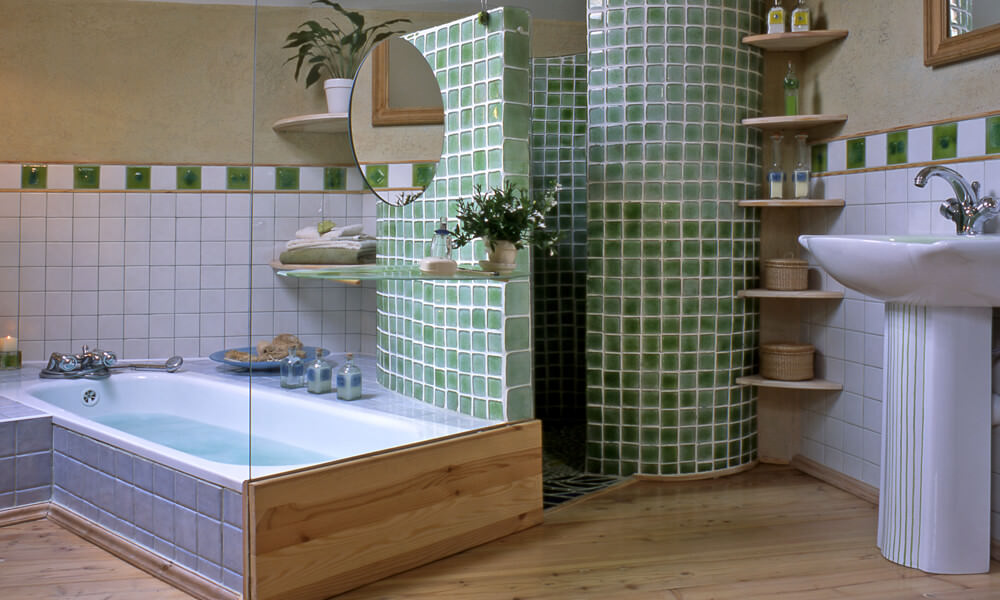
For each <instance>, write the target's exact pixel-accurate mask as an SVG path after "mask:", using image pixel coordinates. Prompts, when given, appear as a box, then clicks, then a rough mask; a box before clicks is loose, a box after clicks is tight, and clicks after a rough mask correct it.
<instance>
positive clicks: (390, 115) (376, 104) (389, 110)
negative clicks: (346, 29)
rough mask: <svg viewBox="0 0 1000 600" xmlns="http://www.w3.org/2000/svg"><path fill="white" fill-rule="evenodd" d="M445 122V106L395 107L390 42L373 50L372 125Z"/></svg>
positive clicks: (441, 123) (440, 123)
mask: <svg viewBox="0 0 1000 600" xmlns="http://www.w3.org/2000/svg"><path fill="white" fill-rule="evenodd" d="M443 124H444V109H443V108H440V107H427V108H394V107H392V106H391V105H390V104H389V44H386V43H382V44H379V45H378V46H376V47H375V49H374V50H372V126H373V127H385V126H391V125H443Z"/></svg>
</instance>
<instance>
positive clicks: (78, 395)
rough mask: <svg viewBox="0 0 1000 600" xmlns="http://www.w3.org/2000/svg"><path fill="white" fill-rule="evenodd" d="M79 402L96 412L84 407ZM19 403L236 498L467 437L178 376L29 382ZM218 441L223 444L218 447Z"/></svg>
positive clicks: (335, 403)
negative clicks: (310, 473)
mask: <svg viewBox="0 0 1000 600" xmlns="http://www.w3.org/2000/svg"><path fill="white" fill-rule="evenodd" d="M88 392H89V393H88ZM85 394H86V395H87V396H92V395H94V396H96V399H97V402H96V403H95V404H92V405H86V404H85V402H84V396H85ZM16 399H17V400H18V401H20V402H23V403H25V404H29V405H31V406H34V407H35V408H38V409H40V410H44V411H46V412H48V413H50V414H52V415H53V418H54V422H55V423H56V424H57V425H61V426H63V427H66V428H68V429H72V430H74V431H77V432H79V433H82V434H84V435H88V436H90V437H93V438H95V439H98V440H100V441H103V442H105V443H108V444H111V445H113V446H117V447H119V448H122V449H124V450H127V451H129V452H133V453H135V454H139V455H142V456H145V457H147V458H149V459H150V460H153V461H156V462H159V463H161V464H164V465H167V466H169V467H173V468H175V469H178V470H181V471H184V472H187V473H190V474H191V475H194V476H196V477H200V478H202V479H205V480H207V481H211V482H213V483H216V484H218V485H222V486H224V487H227V488H230V489H234V490H237V491H238V490H240V489H241V485H242V482H243V481H244V480H246V479H249V478H251V477H260V476H263V475H269V474H272V473H279V472H284V471H289V470H293V469H297V468H300V467H304V466H307V465H313V464H317V463H322V462H327V461H332V460H337V459H341V458H347V457H351V456H357V455H360V454H366V453H369V452H375V451H378V450H384V449H387V448H394V447H397V446H401V445H405V444H410V443H414V442H419V441H423V440H428V439H433V438H436V437H441V436H445V435H449V434H452V433H457V432H459V431H464V430H466V429H467V428H466V427H460V426H457V425H454V424H446V423H440V422H431V421H426V420H422V419H416V418H409V417H407V416H403V415H394V414H388V413H385V412H380V411H377V410H371V409H367V408H364V407H362V406H359V405H357V404H351V403H347V402H343V401H339V400H337V399H336V397H335V395H324V396H312V395H309V394H305V393H304V390H295V391H286V390H281V389H280V388H274V386H273V385H271V386H267V385H258V384H257V383H256V382H255V383H254V384H253V385H251V380H250V379H247V378H244V379H238V378H237V379H235V380H234V381H225V380H219V379H218V378H214V377H211V376H206V375H204V374H200V373H194V372H183V371H182V372H179V373H118V374H115V375H114V376H112V377H111V378H109V379H104V380H36V382H34V383H27V382H26V383H24V384H22V385H21V386H20V391H19V393H18V394H17V397H16ZM251 431H252V433H253V436H252V438H251V436H250V435H249V433H250V432H251ZM219 439H227V440H228V443H226V444H225V445H223V446H220V445H219V444H218V443H217V442H218V441H219ZM248 456H250V457H252V461H248V460H247V457H248ZM249 462H253V464H252V465H251V464H248V463H249Z"/></svg>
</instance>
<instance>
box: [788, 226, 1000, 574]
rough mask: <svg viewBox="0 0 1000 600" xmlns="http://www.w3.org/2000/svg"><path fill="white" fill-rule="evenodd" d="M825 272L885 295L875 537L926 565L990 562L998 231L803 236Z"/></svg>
mask: <svg viewBox="0 0 1000 600" xmlns="http://www.w3.org/2000/svg"><path fill="white" fill-rule="evenodd" d="M799 242H800V243H801V244H802V245H803V246H804V247H805V248H807V249H808V250H809V251H810V252H811V253H812V255H813V256H814V257H815V258H816V261H817V262H818V263H819V264H820V266H822V267H823V268H824V269H825V270H826V272H827V273H829V274H830V275H831V276H832V277H833V278H834V279H836V280H837V281H839V282H841V283H842V284H844V285H845V286H847V287H850V288H853V289H855V290H858V291H859V292H862V293H864V294H866V295H869V296H872V297H874V298H878V299H881V300H884V301H885V302H886V311H885V312H886V319H885V343H884V347H883V357H884V361H883V371H882V372H883V380H882V392H883V395H882V468H881V485H880V488H879V520H878V546H879V548H880V549H881V551H882V554H883V556H885V557H886V558H888V559H889V560H891V561H893V562H896V563H899V564H901V565H905V566H908V567H914V568H917V569H920V570H922V571H927V572H929V573H984V572H987V571H989V563H990V429H991V422H992V420H991V403H990V380H991V377H990V337H991V325H992V310H991V308H990V307H992V306H994V305H1000V260H998V259H1000V235H979V236H957V235H956V236H871V235H803V236H800V237H799Z"/></svg>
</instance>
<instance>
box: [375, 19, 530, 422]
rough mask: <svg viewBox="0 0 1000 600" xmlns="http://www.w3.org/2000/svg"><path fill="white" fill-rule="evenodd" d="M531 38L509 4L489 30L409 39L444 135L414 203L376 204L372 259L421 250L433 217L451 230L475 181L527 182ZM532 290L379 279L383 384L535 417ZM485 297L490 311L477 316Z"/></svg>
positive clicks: (439, 400)
mask: <svg viewBox="0 0 1000 600" xmlns="http://www.w3.org/2000/svg"><path fill="white" fill-rule="evenodd" d="M529 36H530V17H529V15H528V13H527V11H525V10H523V9H511V8H502V9H495V10H492V11H490V19H489V22H488V24H487V25H485V26H484V25H482V24H480V23H479V22H478V20H477V18H476V17H475V16H474V15H473V16H470V17H467V18H465V19H461V20H459V21H456V22H453V23H448V24H445V25H442V26H439V27H433V28H430V29H426V30H422V31H419V32H416V33H413V34H410V35H409V36H407V37H408V39H410V40H411V41H412V42H413V44H414V46H416V47H417V49H418V50H420V51H421V52H422V53H423V54H424V56H425V57H427V61H428V63H429V64H430V65H431V66H432V68H433V69H434V72H435V75H436V76H437V78H438V83H439V84H440V85H441V89H442V97H443V99H444V108H445V141H444V148H443V155H442V158H441V160H440V161H439V162H438V164H437V166H436V171H435V175H434V178H433V181H431V183H430V185H429V187H428V188H427V190H426V191H425V193H424V194H423V195H422V196H421V197H420V198H419V199H417V200H416V201H415V202H413V203H412V204H409V205H407V206H404V207H400V208H392V207H388V206H385V205H379V207H378V211H377V217H378V232H377V237H378V244H379V247H378V256H379V259H378V260H379V261H380V262H383V263H389V264H392V263H396V262H405V263H412V261H414V260H416V259H419V258H423V257H424V256H426V255H427V252H428V250H429V247H430V239H431V234H432V233H433V230H434V229H435V227H436V225H437V222H439V221H440V220H445V221H447V222H448V223H449V225H450V226H452V227H454V225H455V213H456V201H457V200H458V199H459V198H462V197H468V196H469V195H471V194H472V191H473V186H474V185H475V184H477V183H479V184H482V185H484V186H491V185H500V184H502V182H503V181H504V180H509V181H512V182H514V183H516V184H518V185H520V186H527V185H528V183H529V182H528V134H529V126H530V125H529V123H528V119H529V117H530V111H529V108H528V102H529V100H530V99H529V97H528V88H529V77H528V73H529V66H530V65H529V62H528V61H529V58H528V56H529V52H528V48H529V41H530V38H529ZM411 175H412V172H411ZM454 255H455V257H456V258H457V259H458V260H459V262H460V263H465V264H475V261H477V260H479V259H483V258H485V252H484V251H483V249H482V245H481V244H480V243H479V242H475V243H473V244H470V245H468V246H466V247H464V248H461V249H459V250H457V251H456V252H455V254H454ZM522 255H523V256H522V257H521V260H522V261H527V260H528V257H527V253H526V252H523V253H522ZM530 296H531V289H530V286H529V284H528V282H527V281H518V282H510V283H502V282H489V283H482V284H477V283H438V282H380V283H379V285H378V300H377V302H378V339H377V344H378V347H379V363H378V369H379V370H378V378H379V382H380V383H381V384H382V385H383V386H385V387H387V388H389V389H393V390H395V391H397V392H399V393H402V394H404V395H407V396H410V397H414V398H418V399H420V400H422V401H424V402H429V403H432V404H435V405H437V406H443V407H446V408H450V409H452V410H457V411H460V412H463V413H466V414H472V415H477V416H484V417H488V416H490V415H493V416H502V417H503V418H506V419H519V418H527V417H530V416H532V415H533V414H534V402H533V397H532V387H531V344H530V340H531V304H530ZM487 303H489V306H490V307H492V306H497V307H498V308H495V309H494V308H487V309H486V310H485V311H482V312H477V308H476V307H482V306H486V305H487ZM477 325H484V327H478V326H477ZM468 365H471V367H472V368H471V370H465V369H464V368H463V367H464V366H468Z"/></svg>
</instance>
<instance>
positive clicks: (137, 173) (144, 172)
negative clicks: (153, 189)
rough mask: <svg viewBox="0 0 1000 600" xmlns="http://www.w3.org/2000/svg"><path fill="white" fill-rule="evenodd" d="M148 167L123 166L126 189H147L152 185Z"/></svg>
mask: <svg viewBox="0 0 1000 600" xmlns="http://www.w3.org/2000/svg"><path fill="white" fill-rule="evenodd" d="M150 171H151V168H150V167H125V189H126V190H148V189H150V186H151V185H152V179H151V174H150Z"/></svg>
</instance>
